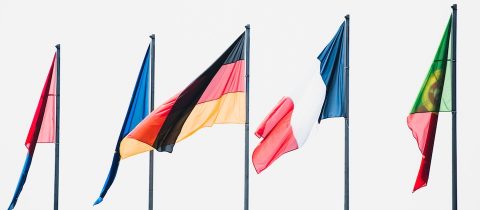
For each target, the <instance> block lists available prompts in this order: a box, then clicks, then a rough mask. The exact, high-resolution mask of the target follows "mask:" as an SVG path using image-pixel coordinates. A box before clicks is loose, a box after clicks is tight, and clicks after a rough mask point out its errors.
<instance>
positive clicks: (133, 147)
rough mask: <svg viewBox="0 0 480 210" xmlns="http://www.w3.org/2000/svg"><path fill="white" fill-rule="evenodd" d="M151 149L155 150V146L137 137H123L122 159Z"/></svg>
mask: <svg viewBox="0 0 480 210" xmlns="http://www.w3.org/2000/svg"><path fill="white" fill-rule="evenodd" d="M150 150H153V147H151V146H150V145H148V144H145V143H143V142H141V141H138V140H136V139H132V138H128V137H126V138H124V139H122V142H120V157H121V159H125V158H128V157H130V156H134V155H137V154H140V153H143V152H148V151H150Z"/></svg>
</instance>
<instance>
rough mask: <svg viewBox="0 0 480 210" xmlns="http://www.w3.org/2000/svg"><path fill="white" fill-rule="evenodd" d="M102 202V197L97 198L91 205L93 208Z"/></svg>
mask: <svg viewBox="0 0 480 210" xmlns="http://www.w3.org/2000/svg"><path fill="white" fill-rule="evenodd" d="M102 201H103V198H102V197H98V198H97V200H96V201H95V203H94V204H93V206H95V205H97V204H99V203H101V202H102Z"/></svg>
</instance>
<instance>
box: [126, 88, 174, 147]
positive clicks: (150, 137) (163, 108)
mask: <svg viewBox="0 0 480 210" xmlns="http://www.w3.org/2000/svg"><path fill="white" fill-rule="evenodd" d="M178 96H179V94H176V95H175V96H173V97H172V98H170V99H169V100H167V101H166V102H165V103H163V104H162V105H160V106H159V107H157V108H156V109H155V110H153V112H152V113H150V114H149V115H148V116H147V117H146V118H145V119H143V120H142V121H141V122H140V123H139V124H138V125H137V127H135V129H133V130H132V131H131V132H130V133H129V134H128V135H127V137H129V138H133V139H136V140H138V141H141V142H143V143H145V144H148V145H150V146H152V147H154V143H155V138H156V137H157V134H158V132H160V129H161V128H162V126H163V124H164V123H165V119H167V116H168V115H169V114H170V111H171V110H172V107H173V105H174V104H175V103H176V102H177V99H178Z"/></svg>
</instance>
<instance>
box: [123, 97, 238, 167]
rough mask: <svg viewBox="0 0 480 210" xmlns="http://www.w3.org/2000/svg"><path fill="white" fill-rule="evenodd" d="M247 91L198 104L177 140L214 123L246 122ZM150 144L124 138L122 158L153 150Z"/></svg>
mask: <svg viewBox="0 0 480 210" xmlns="http://www.w3.org/2000/svg"><path fill="white" fill-rule="evenodd" d="M244 123H245V92H237V93H228V94H225V95H223V96H222V97H220V98H219V99H217V100H213V101H208V102H204V103H201V104H197V105H196V106H195V108H193V110H192V112H191V113H190V115H189V116H188V118H187V120H186V121H185V124H183V127H182V131H181V132H180V135H179V136H178V138H177V142H180V141H182V140H184V139H185V138H187V137H189V136H191V135H192V134H194V133H195V132H196V131H198V130H200V129H201V128H203V127H211V126H212V125H213V124H244ZM153 149H154V148H153V147H151V146H150V145H148V144H145V143H143V142H141V141H138V140H136V139H133V138H128V137H126V138H124V139H123V140H122V142H121V143H120V157H121V159H125V158H128V157H130V156H133V155H137V154H140V153H143V152H147V151H150V150H153Z"/></svg>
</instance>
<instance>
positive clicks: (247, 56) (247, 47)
mask: <svg viewBox="0 0 480 210" xmlns="http://www.w3.org/2000/svg"><path fill="white" fill-rule="evenodd" d="M245 30H246V32H245V40H246V41H245V64H246V65H245V80H246V86H245V92H246V100H245V106H246V109H245V111H246V113H245V188H244V195H243V196H244V200H243V202H244V203H243V209H244V210H248V206H249V205H248V204H249V202H248V198H249V194H248V192H249V184H250V181H249V175H250V172H249V162H250V158H249V157H250V155H249V154H250V139H249V138H250V135H249V133H250V132H249V129H250V127H249V126H250V125H249V101H250V24H247V25H246V26H245Z"/></svg>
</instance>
